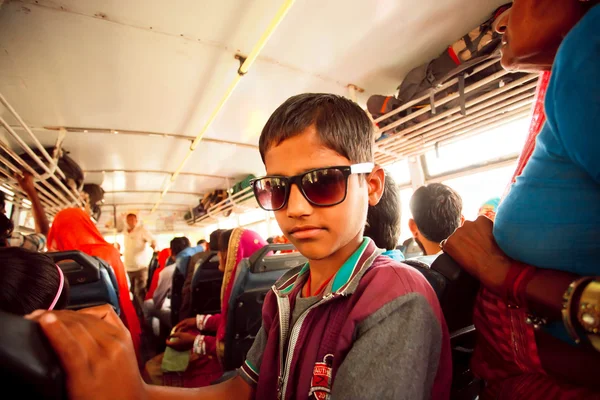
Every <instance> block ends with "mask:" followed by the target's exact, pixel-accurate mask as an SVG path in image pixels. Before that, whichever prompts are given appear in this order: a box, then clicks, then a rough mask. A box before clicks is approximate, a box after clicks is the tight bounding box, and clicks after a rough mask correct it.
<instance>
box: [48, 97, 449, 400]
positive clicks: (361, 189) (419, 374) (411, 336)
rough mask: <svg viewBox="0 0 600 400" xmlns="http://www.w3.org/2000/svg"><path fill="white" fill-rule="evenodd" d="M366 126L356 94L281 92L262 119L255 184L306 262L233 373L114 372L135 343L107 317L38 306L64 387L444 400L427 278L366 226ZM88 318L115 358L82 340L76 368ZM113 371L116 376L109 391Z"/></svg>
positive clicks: (280, 291) (435, 309) (374, 183)
mask: <svg viewBox="0 0 600 400" xmlns="http://www.w3.org/2000/svg"><path fill="white" fill-rule="evenodd" d="M372 129H373V125H372V123H371V121H370V120H369V118H368V117H367V115H366V114H365V112H364V111H363V110H362V109H361V108H360V107H359V106H358V105H356V104H355V103H353V102H351V101H349V100H347V99H345V98H343V97H340V96H335V95H329V94H303V95H299V96H295V97H292V98H290V99H288V100H287V101H286V102H285V103H283V104H282V105H281V106H280V107H279V108H278V109H277V110H276V111H275V112H274V113H273V115H272V116H271V118H270V119H269V121H268V122H267V124H266V126H265V127H264V129H263V132H262V134H261V137H260V152H261V156H262V158H263V161H264V163H265V167H266V171H267V174H266V176H265V177H262V178H258V179H256V180H254V181H253V182H252V186H253V189H254V193H255V196H256V199H257V201H258V203H259V205H260V206H261V207H262V208H263V209H265V210H268V211H273V212H274V213H275V217H276V219H277V222H278V223H279V226H280V228H281V230H282V231H283V233H284V234H285V236H286V237H287V238H288V239H289V240H290V241H291V242H292V243H293V244H294V245H295V246H296V248H297V249H298V250H299V251H300V252H301V253H302V254H303V255H304V256H305V257H306V258H307V259H308V260H309V262H308V263H307V264H306V265H304V266H302V267H300V268H297V269H294V270H291V271H289V272H288V273H287V274H285V275H284V276H283V277H282V279H280V281H279V282H278V283H276V284H275V285H274V286H273V288H272V290H271V291H270V292H269V293H268V294H267V296H266V298H265V303H264V306H263V316H262V327H261V329H260V331H259V333H258V335H257V338H256V340H255V343H254V345H253V347H252V348H251V349H250V351H249V353H248V356H247V360H246V362H245V363H244V365H243V366H242V367H241V368H240V370H239V372H238V376H237V377H235V378H234V379H231V380H229V381H226V382H224V383H221V384H219V385H214V386H211V387H208V388H203V389H198V390H192V391H182V390H178V389H174V388H162V387H151V386H146V385H144V384H142V383H140V382H139V380H140V379H139V375H137V373H133V372H131V371H122V370H124V369H125V367H124V366H127V365H134V364H135V363H134V362H133V364H132V361H131V359H132V355H131V354H132V350H131V348H130V347H131V346H130V345H129V344H128V343H125V342H124V340H123V339H122V338H119V339H118V340H117V342H119V344H120V346H121V347H120V348H119V347H118V346H117V345H116V344H111V343H108V342H107V339H106V338H103V336H102V335H101V334H99V333H98V332H99V331H109V330H110V329H113V330H114V329H115V328H114V327H110V329H109V327H108V326H106V325H108V324H102V323H100V322H99V320H98V319H97V318H95V319H92V318H88V317H87V316H85V317H84V316H81V317H79V316H73V315H58V317H59V320H58V321H59V323H57V322H56V321H57V319H56V317H55V315H52V316H51V317H49V318H48V316H46V318H48V319H50V320H51V323H48V321H47V320H46V321H44V319H42V326H43V328H44V330H45V332H46V333H47V335H48V337H49V339H50V341H51V342H52V343H53V345H54V347H55V348H56V349H57V352H58V353H59V356H60V357H61V360H62V362H63V365H64V366H65V368H66V370H67V374H68V377H69V379H68V384H69V390H70V391H71V395H72V397H73V392H76V393H78V394H82V397H81V398H92V397H93V396H94V395H98V393H102V394H103V395H106V396H110V395H111V394H112V395H114V396H116V397H114V398H146V399H198V400H200V399H225V398H235V399H254V398H256V399H261V400H262V399H292V398H296V399H308V398H310V399H329V398H331V397H332V396H333V398H339V399H346V398H374V399H394V398H403V399H426V398H432V399H447V398H448V397H449V393H450V382H451V368H452V367H451V357H450V347H449V338H448V332H447V329H446V325H445V322H444V319H443V316H442V312H441V309H440V306H439V303H438V300H437V298H436V295H435V293H434V292H433V289H432V288H431V286H430V285H429V284H428V283H427V281H426V280H425V278H424V277H423V276H422V275H420V273H419V272H417V271H416V270H413V269H411V268H410V267H407V266H404V265H402V264H399V263H397V262H395V261H393V260H392V259H390V258H389V257H385V256H382V255H381V253H382V252H383V251H382V250H380V249H377V247H376V246H375V244H374V243H373V241H372V240H371V239H369V238H363V230H364V226H365V222H366V219H367V210H368V207H369V206H374V205H376V204H377V202H378V201H379V199H380V198H381V195H382V193H383V188H384V180H385V177H384V171H383V170H382V169H381V168H380V167H378V166H375V165H374V164H373V130H372ZM92 312H95V313H96V314H100V316H101V317H102V316H104V318H105V319H106V318H111V317H110V315H109V312H106V313H105V314H103V312H104V311H92ZM112 319H115V318H112ZM84 320H85V324H88V326H87V327H86V328H85V329H84V330H85V331H87V332H88V335H91V336H92V337H93V338H94V341H95V342H97V343H98V344H97V346H98V347H99V348H109V350H111V354H113V356H112V357H111V359H112V364H111V363H110V362H107V361H106V360H104V359H102V357H101V356H98V355H97V354H98V353H95V352H94V351H93V350H89V351H87V350H86V351H85V359H86V360H89V358H90V357H92V360H91V361H92V362H87V361H86V363H85V368H82V364H83V363H81V362H77V361H76V360H75V357H73V355H72V353H73V351H72V349H71V350H70V351H69V350H68V349H67V347H68V346H70V345H72V342H68V338H69V337H71V338H73V333H74V332H69V330H68V329H67V328H68V327H69V325H70V324H71V325H73V324H75V323H78V324H79V326H83V325H84ZM52 321H53V322H52ZM116 321H117V322H118V319H116ZM114 335H115V334H114V333H113V336H114ZM73 340H74V339H73ZM88 342H89V338H86V341H85V342H84V345H88V346H91V347H94V346H92V345H91V344H89V343H88ZM125 345H126V346H125ZM81 346H83V345H80V347H81ZM99 353H101V352H99ZM90 355H91V356H90ZM107 363H108V364H107ZM72 364H73V365H72ZM76 366H77V367H76ZM82 369H84V370H88V371H89V372H85V371H84V372H82V371H81V370H82ZM90 369H93V371H90ZM116 376H118V377H119V379H118V381H119V382H118V383H119V388H118V389H112V390H113V391H111V389H110V388H109V387H110V386H111V383H110V381H111V379H112V380H114V379H115V377H116ZM99 382H104V384H99ZM125 382H126V383H125ZM85 385H88V386H85ZM95 390H97V392H95V393H94V391H95ZM85 393H89V397H87V396H85ZM78 398H80V397H78ZM96 398H98V397H96Z"/></svg>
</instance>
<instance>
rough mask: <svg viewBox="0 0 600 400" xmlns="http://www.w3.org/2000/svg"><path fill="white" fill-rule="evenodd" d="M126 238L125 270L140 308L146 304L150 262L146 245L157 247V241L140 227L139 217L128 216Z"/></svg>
mask: <svg viewBox="0 0 600 400" xmlns="http://www.w3.org/2000/svg"><path fill="white" fill-rule="evenodd" d="M124 236H125V269H126V270H127V275H129V281H130V282H131V292H132V293H133V296H134V298H135V302H136V303H137V305H138V306H139V307H141V305H142V304H143V303H144V296H145V291H146V280H147V279H148V260H147V259H146V257H145V254H144V251H145V250H146V243H150V247H152V249H154V248H155V247H156V241H155V240H154V238H153V237H152V235H151V234H150V232H148V231H147V230H146V228H144V227H143V226H142V225H138V219H137V215H135V214H127V227H126V229H125V232H124Z"/></svg>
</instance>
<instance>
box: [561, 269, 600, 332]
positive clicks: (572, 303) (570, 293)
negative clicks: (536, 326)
mask: <svg viewBox="0 0 600 400" xmlns="http://www.w3.org/2000/svg"><path fill="white" fill-rule="evenodd" d="M593 280H594V278H593V277H589V276H585V277H583V278H579V279H577V280H575V281H573V282H571V284H570V285H569V287H568V288H567V290H566V291H565V293H564V294H563V305H562V311H561V314H562V319H563V324H564V325H565V328H566V329H567V332H568V333H569V336H571V338H572V339H573V340H574V341H575V343H577V344H579V343H581V333H580V332H579V331H580V329H578V328H577V325H579V324H578V323H576V322H575V321H574V317H576V316H577V312H576V305H577V303H578V301H577V300H578V299H579V298H580V296H581V294H582V292H583V290H584V289H585V287H586V286H587V284H588V283H590V282H591V281H593Z"/></svg>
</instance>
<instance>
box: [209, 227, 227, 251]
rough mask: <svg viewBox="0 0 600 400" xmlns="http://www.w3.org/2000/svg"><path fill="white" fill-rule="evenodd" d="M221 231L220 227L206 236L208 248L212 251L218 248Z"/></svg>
mask: <svg viewBox="0 0 600 400" xmlns="http://www.w3.org/2000/svg"><path fill="white" fill-rule="evenodd" d="M221 232H223V230H222V229H217V230H216V231H214V232H212V233H211V234H210V236H209V238H208V240H209V243H210V249H211V250H212V251H218V250H219V236H221Z"/></svg>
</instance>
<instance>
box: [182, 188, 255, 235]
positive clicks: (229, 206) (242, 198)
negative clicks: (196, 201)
mask: <svg viewBox="0 0 600 400" xmlns="http://www.w3.org/2000/svg"><path fill="white" fill-rule="evenodd" d="M256 208H258V203H257V202H256V199H255V198H254V194H253V192H252V187H251V186H250V187H247V188H245V189H243V190H241V191H239V192H238V193H236V194H233V195H231V194H230V195H229V196H228V197H227V199H225V200H223V201H221V202H219V203H217V204H215V205H213V206H212V207H209V208H208V210H206V214H205V215H203V216H201V217H197V218H195V219H194V218H193V213H192V219H190V220H188V221H187V223H188V224H189V225H196V226H201V225H209V224H214V223H216V222H218V221H219V220H220V219H223V218H227V217H229V216H230V215H231V213H232V212H236V213H239V212H243V211H246V210H251V209H256Z"/></svg>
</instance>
